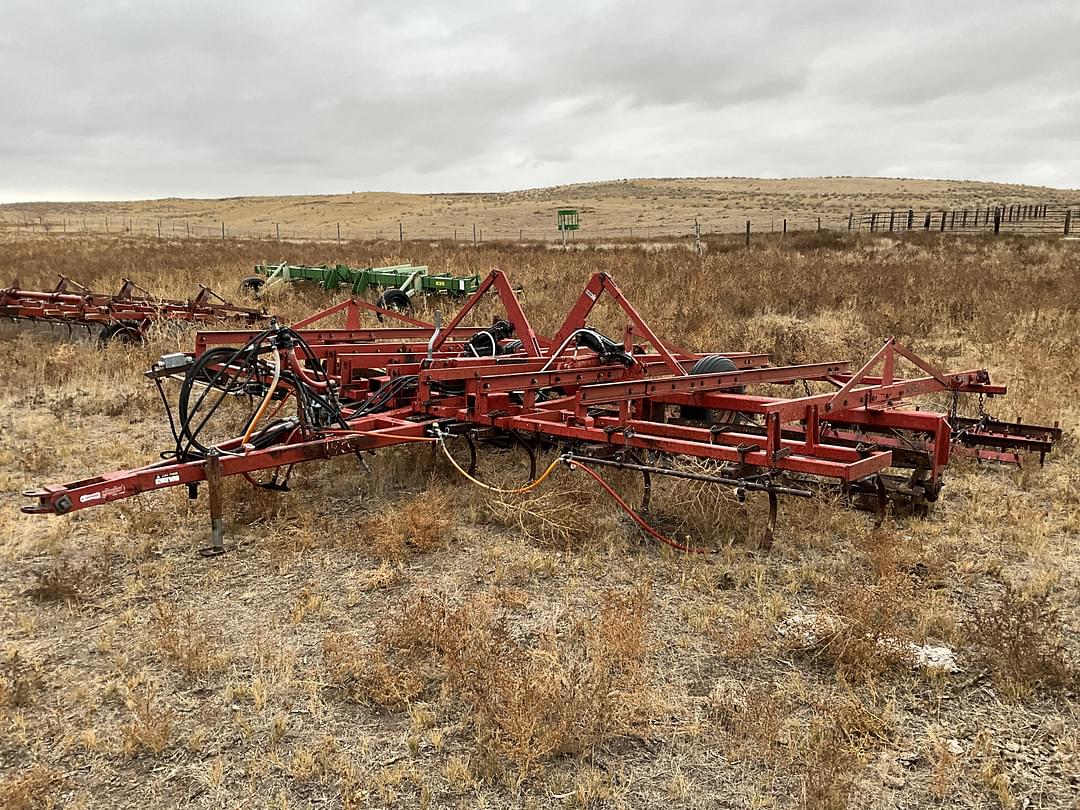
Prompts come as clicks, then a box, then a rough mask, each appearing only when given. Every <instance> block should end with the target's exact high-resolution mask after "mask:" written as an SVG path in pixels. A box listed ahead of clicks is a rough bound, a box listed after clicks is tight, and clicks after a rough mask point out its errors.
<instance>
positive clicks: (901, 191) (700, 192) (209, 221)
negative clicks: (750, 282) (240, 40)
mask: <svg viewBox="0 0 1080 810" xmlns="http://www.w3.org/2000/svg"><path fill="white" fill-rule="evenodd" d="M1078 202H1080V191H1077V190H1075V189H1073V190H1068V189H1052V188H1044V187H1038V186H1020V185H1009V184H1004V183H983V182H974V181H958V180H913V179H893V178H876V177H815V178H794V179H774V180H767V179H759V178H738V177H703V178H670V179H638V180H619V181H611V182H603V183H584V184H578V185H572V186H556V187H553V188H542V189H530V190H526V191H511V192H505V193H487V194H396V193H389V192H362V193H353V194H340V195H313V196H295V197H233V198H227V199H220V200H187V199H164V200H142V201H132V202H93V203H32V204H13V205H0V225H4V224H10V223H22V222H27V221H29V222H33V221H36V220H37V219H38V218H39V217H40V218H41V219H42V220H43V221H45V222H53V223H60V222H62V221H63V220H67V221H68V223H69V229H70V230H71V231H75V230H78V229H79V228H81V227H82V224H83V221H84V220H86V221H87V223H88V225H87V227H88V228H89V229H90V230H102V228H103V226H104V220H105V217H109V220H110V222H111V229H112V231H113V232H117V231H118V230H119V229H121V228H123V227H124V226H125V223H126V222H128V221H133V223H132V227H133V228H134V230H135V231H136V232H138V233H143V234H149V233H156V230H157V226H158V221H159V220H161V221H162V228H163V229H164V233H165V234H166V235H167V234H170V233H176V234H179V233H184V234H186V233H187V228H188V226H190V227H191V228H192V229H194V232H195V233H197V234H199V235H202V236H206V235H207V234H208V233H209V234H211V235H214V234H217V233H219V228H220V226H221V223H222V222H225V223H226V225H227V228H228V230H229V232H230V233H232V234H236V235H252V236H260V235H261V236H263V237H265V236H267V235H273V234H276V233H277V231H276V230H275V223H277V224H278V225H279V227H280V232H281V235H282V237H283V238H288V237H290V236H291V235H293V234H300V235H304V236H307V237H309V238H315V237H318V238H335V237H336V232H337V230H336V229H337V225H339V224H340V226H341V230H342V233H343V234H344V235H345V236H346V238H348V237H350V236H354V237H357V238H363V239H371V238H378V237H381V238H384V239H386V238H397V236H398V224H399V223H401V225H402V227H403V228H404V232H405V235H406V238H407V239H419V238H439V239H448V238H452V236H453V234H454V232H455V230H456V231H457V234H458V237H459V238H460V239H462V240H471V239H472V227H473V225H474V224H475V225H477V226H478V228H479V229H480V230H482V231H483V233H482V234H481V236H482V238H485V239H510V238H517V237H518V236H519V234H520V235H523V236H524V237H525V238H530V239H546V240H554V239H556V238H557V237H558V233H557V232H556V230H555V211H556V210H557V209H558V208H564V207H572V208H577V209H579V210H580V211H581V221H582V225H583V230H582V232H581V234H580V235H581V236H582V237H585V238H595V237H597V236H600V237H603V238H612V237H616V236H618V237H626V236H629V235H632V236H634V237H635V238H637V237H650V236H651V237H655V236H658V235H664V234H668V235H670V234H687V233H689V232H690V229H691V226H692V223H693V221H694V219H695V218H697V219H698V220H700V222H701V225H702V228H703V230H705V231H711V230H716V231H718V232H728V231H732V230H739V229H741V228H742V227H743V223H744V222H745V220H746V219H747V218H748V217H749V218H751V219H753V222H754V229H755V232H766V231H769V230H770V229H771V228H772V227H776V228H777V229H780V227H781V223H782V220H783V219H784V218H785V217H786V218H788V219H789V220H791V221H792V227H795V226H796V225H799V226H801V227H809V226H811V225H812V224H816V218H817V217H822V219H823V224H824V225H826V226H828V225H830V224H832V225H834V226H836V225H839V224H842V223H844V224H846V222H847V216H848V212H850V211H856V212H858V211H869V210H875V211H880V210H887V209H890V208H894V207H895V208H907V207H908V206H914V207H915V208H916V209H934V210H936V209H938V208H948V209H952V208H965V207H969V208H975V207H985V206H988V205H1002V204H1004V205H1011V204H1014V203H1030V204H1034V203H1048V204H1061V203H1064V204H1076V203H1078Z"/></svg>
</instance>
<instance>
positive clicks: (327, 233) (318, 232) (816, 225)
mask: <svg viewBox="0 0 1080 810" xmlns="http://www.w3.org/2000/svg"><path fill="white" fill-rule="evenodd" d="M0 231H6V232H8V233H12V232H14V233H36V234H42V235H80V234H82V235H97V234H101V235H113V236H131V237H135V236H138V237H156V238H160V239H203V240H205V239H219V240H229V239H244V240H260V241H276V242H285V241H289V242H301V241H302V242H337V243H341V242H348V241H384V240H390V241H399V242H403V243H404V242H407V241H425V242H442V241H453V242H460V243H465V244H468V243H472V244H482V243H485V242H513V241H517V242H540V243H559V242H561V240H562V235H561V234H560V233H559V232H558V231H557V230H556V229H555V228H554V227H553V226H552V225H551V224H549V223H548V222H547V221H546V220H545V221H544V222H539V221H537V222H535V223H529V225H528V226H527V227H525V226H521V227H513V226H507V225H505V224H500V223H495V224H492V223H486V224H481V223H478V222H469V223H461V224H458V225H445V226H438V225H434V224H428V225H424V224H420V223H415V224H413V223H407V222H406V221H405V220H401V221H399V222H397V223H395V224H394V225H390V226H387V225H354V224H348V223H347V224H345V225H344V227H343V225H342V223H334V224H333V225H329V226H324V227H321V228H310V227H309V228H297V227H293V226H291V225H290V224H288V223H280V222H269V223H266V224H264V225H262V226H261V227H252V226H243V227H237V226H233V225H230V224H229V223H228V222H224V221H221V220H208V219H205V218H179V217H161V218H158V217H115V216H105V215H103V216H99V217H60V218H49V217H44V216H39V217H35V218H29V217H27V218H23V219H21V220H20V219H8V220H0ZM807 231H848V232H860V233H867V232H868V233H881V234H889V233H903V232H917V231H922V232H926V233H929V232H936V233H954V234H977V233H984V234H995V235H1000V234H1003V233H1004V234H1020V235H1032V236H1034V235H1044V236H1049V235H1055V234H1056V235H1062V236H1070V235H1071V234H1073V233H1076V232H1077V231H1080V202H1078V203H1077V204H1074V205H1062V204H1030V203H1013V204H1005V205H992V206H983V207H965V208H949V209H946V208H939V209H927V208H921V209H917V208H915V207H913V206H912V207H908V208H893V209H885V210H876V211H854V210H853V211H849V212H848V213H847V215H844V214H841V213H836V212H831V213H827V214H822V215H820V216H818V215H807V214H805V213H798V214H791V215H783V214H778V215H772V214H755V215H750V216H746V215H743V214H722V215H715V216H712V217H696V218H693V219H687V220H674V219H672V220H669V221H663V222H653V223H649V224H637V225H609V224H602V223H601V224H590V223H589V222H588V221H587V220H586V221H584V222H583V223H582V228H581V230H579V231H572V232H570V240H571V241H573V242H583V243H595V242H598V241H629V242H633V241H646V242H648V241H656V240H660V239H668V240H670V239H689V240H691V241H692V242H693V243H694V244H695V245H700V243H701V240H702V239H708V238H709V237H712V236H733V235H741V236H742V237H743V238H744V239H745V240H746V243H747V244H750V242H751V241H752V239H753V238H754V237H755V236H762V235H764V234H778V235H780V236H781V237H782V236H783V235H784V234H787V233H805V232H807Z"/></svg>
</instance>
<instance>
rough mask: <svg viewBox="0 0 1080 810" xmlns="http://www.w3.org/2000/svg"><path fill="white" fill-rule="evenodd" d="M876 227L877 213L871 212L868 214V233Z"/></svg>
mask: <svg viewBox="0 0 1080 810" xmlns="http://www.w3.org/2000/svg"><path fill="white" fill-rule="evenodd" d="M876 228H877V214H876V213H873V214H871V215H870V233H873V232H874V230H875V229H876Z"/></svg>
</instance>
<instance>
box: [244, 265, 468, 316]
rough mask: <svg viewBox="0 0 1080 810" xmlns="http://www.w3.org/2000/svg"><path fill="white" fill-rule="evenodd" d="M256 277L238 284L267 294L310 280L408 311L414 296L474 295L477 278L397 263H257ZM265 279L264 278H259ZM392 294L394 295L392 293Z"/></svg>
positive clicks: (328, 287) (459, 296)
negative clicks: (374, 293) (375, 294)
mask: <svg viewBox="0 0 1080 810" xmlns="http://www.w3.org/2000/svg"><path fill="white" fill-rule="evenodd" d="M255 273H256V275H254V276H250V277H248V278H246V279H244V281H243V282H242V286H244V287H246V288H247V289H249V290H252V291H255V292H258V293H259V294H264V293H267V292H269V291H271V290H273V289H274V288H276V287H278V286H279V285H282V284H286V283H289V282H295V281H310V282H314V283H316V284H318V285H319V286H320V287H322V288H323V289H324V290H328V291H331V292H333V291H335V290H338V289H342V288H344V289H347V290H349V291H350V292H351V293H352V294H353V295H361V294H363V293H364V292H365V291H366V290H377V289H381V290H383V294H382V296H381V298H380V299H379V303H380V305H390V306H391V307H393V308H395V309H408V308H409V306H410V301H411V299H412V298H414V297H416V296H418V295H443V296H450V297H453V298H464V297H465V296H468V295H472V294H473V293H474V292H476V289H477V287H479V286H480V276H455V275H452V274H450V273H438V274H436V273H430V272H429V271H428V268H427V267H426V266H424V265H415V266H414V265H412V264H398V265H391V266H388V267H359V268H358V267H348V266H346V265H343V264H337V265H305V264H288V263H286V262H280V263H278V264H266V263H264V264H257V265H255ZM263 276H265V278H263ZM395 291H396V292H395Z"/></svg>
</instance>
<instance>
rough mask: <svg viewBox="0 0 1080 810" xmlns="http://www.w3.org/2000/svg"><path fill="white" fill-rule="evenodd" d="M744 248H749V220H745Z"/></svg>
mask: <svg viewBox="0 0 1080 810" xmlns="http://www.w3.org/2000/svg"><path fill="white" fill-rule="evenodd" d="M746 246H747V247H750V220H749V219H748V220H746Z"/></svg>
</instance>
